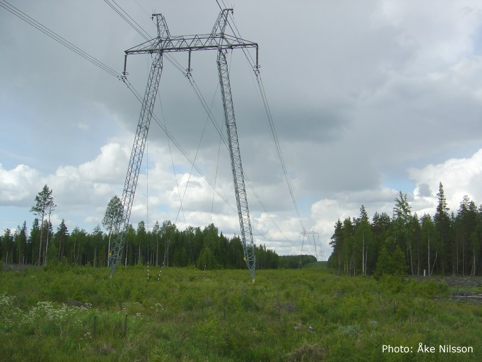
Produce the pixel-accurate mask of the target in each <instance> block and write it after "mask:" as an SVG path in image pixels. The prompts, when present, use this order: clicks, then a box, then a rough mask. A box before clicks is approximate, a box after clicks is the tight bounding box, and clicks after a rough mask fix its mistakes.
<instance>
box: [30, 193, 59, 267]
mask: <svg viewBox="0 0 482 362" xmlns="http://www.w3.org/2000/svg"><path fill="white" fill-rule="evenodd" d="M56 206H57V205H55V203H54V198H53V196H52V190H50V189H49V187H48V186H47V185H45V186H44V187H43V189H42V191H40V192H39V193H38V195H37V196H35V205H34V206H32V208H31V209H30V212H33V213H34V215H37V216H41V218H42V220H41V222H40V243H39V255H38V264H37V265H38V266H39V267H40V264H41V261H42V252H43V251H42V239H43V229H44V218H45V215H46V214H49V216H50V214H51V213H52V211H54V209H55V207H56Z"/></svg>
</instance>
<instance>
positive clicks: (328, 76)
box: [0, 0, 482, 258]
mask: <svg viewBox="0 0 482 362" xmlns="http://www.w3.org/2000/svg"><path fill="white" fill-rule="evenodd" d="M9 2H10V3H12V4H13V5H15V6H16V7H17V8H18V9H20V10H21V11H23V12H24V13H26V14H28V15H29V16H31V17H32V18H34V19H35V20H37V21H38V22H40V23H42V24H43V25H45V26H46V27H48V28H49V29H51V30H53V31H54V32H56V33H57V34H59V35H60V36H62V37H63V38H65V39H67V40H68V41H70V42H71V43H73V44H75V45H76V46H77V47H79V48H80V49H82V50H83V51H85V52H87V53H88V54H90V55H91V56H93V57H95V58H96V59H98V60H100V61H101V62H103V63H104V64H106V65H108V66H109V67H111V68H112V69H114V70H115V71H117V72H119V73H120V72H121V71H122V69H123V64H124V50H126V49H128V48H131V47H133V46H135V45H138V44H140V43H142V42H143V41H144V39H143V38H142V37H141V36H140V35H139V34H138V33H137V32H136V31H135V30H134V29H133V28H132V27H130V26H129V25H128V24H127V23H126V22H125V21H124V20H123V19H122V18H121V17H120V16H119V15H118V14H117V13H116V12H114V11H113V10H112V8H111V7H109V6H108V4H107V3H106V2H103V1H93V0H88V1H68V2H66V1H58V0H57V1H55V0H47V1H42V2H39V1H33V0H23V1H13V0H12V1H9ZM1 3H3V0H2V1H0V4H1ZM117 4H119V5H120V6H121V7H122V8H123V9H124V10H125V11H126V12H127V13H128V14H129V15H130V16H131V17H132V18H133V19H134V20H135V21H136V22H137V23H138V24H139V25H140V26H141V27H142V28H143V29H144V30H145V31H147V32H148V33H149V34H151V35H152V36H154V35H155V34H156V28H155V25H154V23H153V22H152V21H151V18H150V14H151V13H153V12H156V13H162V14H163V15H164V16H165V18H166V21H167V24H168V26H169V28H170V32H171V34H172V35H189V34H206V33H209V32H210V31H211V29H212V27H213V25H214V22H215V20H216V17H217V15H218V12H219V8H218V5H217V4H216V1H215V0H202V1H201V0H197V1H194V0H183V1H168V0H156V1H151V0H117ZM229 5H230V6H232V5H234V22H235V24H236V26H237V28H238V29H239V31H240V33H241V35H242V37H243V38H245V39H248V40H251V41H254V42H257V43H258V44H259V49H260V53H259V59H260V60H259V61H260V65H261V75H262V78H263V83H264V87H265V90H266V94H267V96H268V101H269V107H270V109H271V112H272V115H273V120H274V123H275V126H276V131H277V135H278V138H279V142H280V145H281V149H282V153H283V156H284V160H285V163H286V167H287V169H288V171H289V176H290V178H291V182H292V184H293V191H294V195H295V197H296V202H297V205H298V208H299V211H300V214H301V223H300V220H299V219H298V217H297V214H296V211H295V208H294V205H293V202H292V200H291V196H290V193H289V189H288V186H287V184H286V181H285V179H284V174H283V170H282V167H281V164H280V160H279V158H278V155H277V152H276V147H275V143H274V141H273V136H272V134H271V131H270V128H269V124H268V121H267V118H266V116H265V113H264V108H263V105H262V102H261V98H260V96H259V93H258V88H257V85H256V81H255V78H254V75H253V72H252V69H251V68H250V66H249V64H248V62H247V60H246V58H245V56H244V54H243V52H242V51H240V50H238V51H234V52H232V53H229V55H228V56H229V63H230V66H231V85H232V90H233V97H234V105H235V110H236V118H237V123H238V132H239V140H240V146H241V152H242V158H243V167H244V170H245V173H246V174H247V176H248V178H249V180H250V184H251V185H252V189H251V188H248V200H249V205H250V211H251V217H252V224H253V228H254V234H255V242H256V243H264V244H266V245H267V246H268V247H270V248H274V249H275V250H276V251H277V252H278V253H279V254H296V253H298V252H299V249H300V244H301V238H300V232H301V231H302V230H301V224H303V226H304V227H305V228H306V230H308V231H314V232H317V233H319V235H320V242H321V243H322V244H323V245H324V249H323V251H324V258H327V257H328V256H329V254H330V252H331V249H330V248H329V246H328V243H329V240H330V237H331V235H332V233H333V226H334V224H335V222H336V221H337V219H339V218H345V217H348V216H354V217H356V216H358V215H359V209H360V206H361V205H362V204H364V205H365V207H366V208H367V211H368V213H369V216H370V217H372V216H373V214H374V212H375V211H378V212H387V213H388V214H389V215H391V214H392V208H393V205H394V199H395V198H396V196H397V194H398V192H399V191H402V192H404V193H407V194H408V196H409V200H410V202H411V205H412V210H413V211H414V212H417V213H418V214H419V216H421V215H423V214H424V213H430V214H431V215H433V214H434V210H435V207H436V204H437V197H436V194H437V192H438V185H439V182H442V183H443V185H444V189H445V194H446V197H447V200H448V204H449V207H450V208H451V210H453V211H456V210H457V209H458V207H459V203H460V201H461V200H462V197H463V196H464V195H468V196H469V197H470V198H471V199H472V200H474V201H475V202H476V204H477V205H479V204H481V203H482V188H481V187H480V185H481V181H482V122H481V117H482V37H481V34H482V33H481V25H482V6H481V5H480V1H468V0H457V1H455V0H452V1H448V0H443V1H441V0H433V1H429V0H426V1H418V0H417V1H415V0H414V1H406V0H403V1H402V0H399V1H369V0H364V1H355V0H350V1H328V0H326V1H308V0H306V1H271V0H263V1H259V0H257V1H254V0H245V1H240V2H234V4H232V3H229ZM229 31H230V30H229ZM0 43H1V44H2V50H1V56H0V79H1V82H0V109H1V113H0V232H2V231H3V230H4V229H6V228H11V229H15V228H16V227H17V225H19V224H22V223H23V221H26V222H27V225H28V226H30V225H31V223H32V221H33V218H34V215H32V213H30V212H29V210H30V208H31V207H32V205H33V204H34V198H35V195H36V194H37V193H38V192H39V191H40V190H41V189H42V187H43V185H45V184H47V185H48V186H49V187H50V188H51V189H53V195H54V197H55V202H56V204H57V205H58V206H57V208H56V210H55V212H54V214H53V215H52V220H53V224H54V228H56V227H57V226H58V224H59V223H60V221H61V220H62V219H65V221H66V224H67V226H68V228H69V230H72V229H73V228H74V227H76V226H79V227H81V228H84V229H86V230H87V231H91V230H92V229H93V228H94V227H95V226H96V225H98V224H101V220H102V217H103V215H104V212H105V207H106V205H107V203H108V202H109V200H110V199H111V198H112V196H114V195H119V196H120V195H121V193H122V186H123V183H124V179H125V174H126V170H127V163H128V159H129V155H130V149H131V147H132V142H133V138H134V132H135V127H136V124H137V121H138V117H139V111H140V104H139V102H138V101H137V99H136V98H135V97H134V96H133V95H132V93H131V92H130V91H129V90H128V89H127V87H126V86H125V85H124V83H122V82H121V81H120V80H118V79H117V78H115V77H113V76H112V75H110V74H108V73H107V72H105V71H103V70H102V69H100V68H99V67H96V66H94V65H93V64H91V63H89V62H88V61H86V60H85V59H83V58H82V57H80V56H79V55H77V54H75V53H73V52H72V51H70V50H68V49H67V48H66V47H64V46H62V45H60V44H59V43H57V42H55V41H54V40H52V39H51V38H49V37H48V36H46V35H45V34H43V33H41V32H40V31H38V30H37V29H34V28H33V27H32V26H30V25H28V24H27V23H25V22H24V21H22V20H20V19H19V18H17V17H15V16H14V15H12V14H11V13H10V12H8V11H7V10H5V9H4V8H2V7H0ZM253 55H254V54H253ZM175 59H176V60H177V61H178V62H179V63H180V64H181V65H182V66H183V67H184V68H187V54H181V53H180V54H176V55H175ZM150 61H151V57H150V56H149V55H137V56H132V57H130V58H129V61H128V69H127V70H128V72H129V75H128V79H129V81H130V82H131V83H132V85H133V86H134V87H135V88H136V89H137V91H138V92H139V93H140V94H143V93H144V87H145V84H146V80H147V75H148V72H149V67H150ZM191 68H192V69H193V78H194V80H195V82H196V84H197V85H198V87H199V89H200V90H201V92H202V94H203V97H204V99H205V100H206V102H207V104H208V105H209V106H210V107H212V113H213V115H214V118H215V122H216V123H217V124H219V125H220V127H222V124H223V122H224V119H223V113H222V103H221V96H220V92H219V86H218V84H219V81H218V76H217V69H216V52H197V53H193V55H192V64H191ZM155 113H156V115H157V116H158V118H159V120H160V122H161V123H163V124H164V125H165V127H166V128H167V129H168V130H169V132H170V133H171V134H172V135H173V136H174V138H175V140H176V141H177V142H178V144H180V145H181V147H182V149H183V150H184V152H185V153H186V154H187V155H188V156H189V157H190V158H191V159H196V165H197V167H198V168H199V169H200V170H201V171H202V172H203V174H204V175H205V176H206V177H207V179H209V182H210V183H212V184H215V185H216V190H217V192H218V193H220V194H221V195H223V198H224V199H225V200H227V203H226V202H225V201H224V200H223V199H222V198H221V197H219V196H218V195H217V193H214V192H213V189H212V188H211V186H210V185H209V183H208V182H207V181H206V180H205V179H204V178H203V177H202V176H201V175H200V174H199V173H198V172H197V171H196V170H194V171H193V172H192V173H191V167H192V166H191V164H190V163H189V161H187V160H186V158H185V157H184V156H183V153H182V152H181V151H180V150H179V149H178V148H176V146H175V145H174V144H173V143H172V142H171V141H169V140H168V138H167V137H166V135H165V133H164V132H163V131H162V130H161V127H159V125H158V124H157V123H156V122H154V121H153V123H152V124H151V129H150V133H149V138H148V146H147V149H146V153H145V157H144V162H143V165H142V169H141V176H140V178H139V184H138V188H137V193H136V199H135V203H134V208H133V212H132V218H131V222H132V223H133V224H134V225H135V226H136V225H137V223H138V222H139V221H140V220H144V221H147V223H148V226H149V227H150V228H151V227H152V226H153V224H154V222H155V221H156V220H159V221H160V222H162V221H163V220H167V219H169V220H171V221H176V220H177V221H176V223H177V224H178V226H179V227H180V228H184V226H185V225H193V226H202V227H203V226H205V225H208V224H209V223H211V222H213V223H214V224H215V225H216V226H218V227H219V228H220V230H222V231H223V232H224V233H225V234H227V235H232V234H234V233H239V225H238V221H237V213H236V203H235V199H234V189H233V182H232V176H231V169H230V161H229V154H228V151H227V149H226V147H225V146H224V144H221V146H220V137H219V135H218V133H217V131H216V130H215V128H214V126H213V124H212V122H211V121H210V120H209V119H208V117H207V114H206V112H205V110H204V108H203V107H202V104H201V102H200V101H199V99H198V97H197V96H196V93H195V92H194V89H193V87H192V86H191V85H190V83H189V82H188V80H187V79H186V78H185V76H184V75H183V74H182V73H181V72H180V71H179V70H178V69H176V68H175V67H174V66H173V65H172V64H171V63H169V62H167V61H165V62H164V70H163V74H162V78H161V84H160V89H159V100H158V102H157V104H156V108H155ZM186 185H188V187H187V188H186ZM253 189H254V192H255V193H256V194H257V195H258V197H259V199H260V200H261V202H262V203H263V205H264V207H263V206H261V205H260V203H259V201H258V198H257V197H256V196H255V194H254V192H253ZM182 197H184V198H183V208H182V211H181V212H179V205H180V198H182ZM266 211H268V212H266ZM305 251H306V248H305Z"/></svg>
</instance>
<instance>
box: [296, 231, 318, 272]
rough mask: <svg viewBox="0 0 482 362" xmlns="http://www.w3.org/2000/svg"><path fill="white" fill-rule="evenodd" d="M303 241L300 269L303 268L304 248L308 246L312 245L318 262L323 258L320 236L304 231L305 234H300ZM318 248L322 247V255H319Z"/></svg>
mask: <svg viewBox="0 0 482 362" xmlns="http://www.w3.org/2000/svg"><path fill="white" fill-rule="evenodd" d="M300 236H301V237H302V239H301V251H300V267H301V256H302V254H303V247H304V245H305V240H306V244H308V245H312V246H313V248H314V250H315V255H314V256H315V258H316V260H317V261H320V260H321V258H323V249H322V248H321V245H320V234H319V233H317V232H316V231H306V230H304V229H303V232H301V233H300ZM318 246H320V254H318Z"/></svg>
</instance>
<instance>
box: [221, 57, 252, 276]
mask: <svg viewBox="0 0 482 362" xmlns="http://www.w3.org/2000/svg"><path fill="white" fill-rule="evenodd" d="M217 63H218V73H219V82H220V84H221V93H222V97H223V107H224V116H225V119H226V129H227V132H228V141H229V153H230V156H231V168H232V171H233V180H234V191H235V194H236V204H237V207H238V217H239V226H240V229H241V241H242V244H243V250H244V260H245V262H246V266H247V267H248V271H249V273H250V274H251V278H252V280H253V283H254V277H255V270H256V254H255V245H254V240H253V232H252V228H251V220H250V217H249V208H248V198H247V195H246V186H245V183H244V173H243V165H242V162H241V151H240V148H239V141H238V131H237V127H236V118H235V116H234V105H233V97H232V93H231V83H230V80H229V69H228V63H227V61H226V55H225V54H224V52H223V50H221V49H220V50H219V51H218V57H217Z"/></svg>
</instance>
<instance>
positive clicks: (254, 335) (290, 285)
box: [0, 263, 482, 361]
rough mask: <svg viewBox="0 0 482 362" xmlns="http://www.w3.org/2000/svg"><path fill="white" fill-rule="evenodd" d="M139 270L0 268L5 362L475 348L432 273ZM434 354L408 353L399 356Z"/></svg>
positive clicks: (469, 324) (305, 357) (466, 318)
mask: <svg viewBox="0 0 482 362" xmlns="http://www.w3.org/2000/svg"><path fill="white" fill-rule="evenodd" d="M61 267H62V268H63V270H62V272H59V271H58V270H57V268H61ZM157 271H158V269H157V268H153V270H152V274H153V275H156V272H157ZM145 273H146V267H144V266H141V265H138V266H131V267H119V268H118V271H117V273H116V274H115V275H114V277H113V278H112V279H111V278H110V277H109V269H108V268H107V267H105V268H92V267H90V268H89V267H79V266H75V267H73V266H62V263H60V264H59V265H58V266H57V267H55V268H54V267H52V268H48V269H47V270H44V269H37V268H31V269H25V270H24V271H21V272H20V271H19V272H7V273H4V275H3V279H2V283H0V355H1V356H2V357H3V358H4V359H6V360H9V361H25V360H48V361H63V360H75V361H131V360H137V361H176V360H186V361H195V360H199V361H312V360H316V361H319V360H322V361H378V360H388V361H391V360H400V355H396V354H386V353H384V354H382V352H381V348H382V345H384V344H391V345H406V346H409V347H413V348H414V349H415V350H416V349H417V347H418V343H420V342H423V343H425V344H430V345H435V346H438V344H446V343H447V341H449V342H450V343H451V344H452V345H470V346H472V347H473V348H474V350H475V351H480V350H482V337H481V335H480V333H479V331H480V329H481V328H482V320H481V319H480V316H482V314H480V311H478V310H479V308H478V307H477V306H471V305H467V304H460V303H455V302H450V301H441V300H440V299H434V298H435V297H436V296H440V295H445V294H446V293H447V286H446V284H443V283H437V282H435V281H433V280H431V281H427V282H418V281H417V280H415V279H412V280H411V281H410V282H401V281H400V279H399V278H396V277H394V276H390V275H384V276H383V277H382V278H381V282H377V281H376V280H374V279H373V278H370V277H368V278H362V277H356V278H353V277H348V276H338V275H336V274H333V273H330V272H328V271H325V270H324V269H296V270H260V271H259V272H258V275H257V278H256V283H255V284H252V283H251V282H250V278H249V275H248V273H247V271H245V270H242V271H241V270H214V271H210V270H207V271H206V272H205V276H204V277H203V276H201V275H198V277H196V274H195V271H194V270H193V268H164V269H163V271H162V274H161V277H160V278H161V280H160V281H157V278H156V277H153V278H152V279H151V281H149V282H147V281H146V278H145ZM477 313H478V314H477ZM18 346H22V348H18ZM433 357H434V356H431V355H425V354H416V353H412V354H407V355H405V356H403V358H402V359H401V360H417V361H425V360H427V361H430V360H433ZM437 357H442V358H441V360H447V361H450V360H451V359H450V358H449V359H444V358H445V357H444V356H443V355H437ZM452 357H453V356H452ZM457 357H460V356H457ZM463 357H464V358H465V359H463V360H465V361H477V360H479V357H480V355H478V353H477V352H476V353H474V354H472V355H465V356H463Z"/></svg>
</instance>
